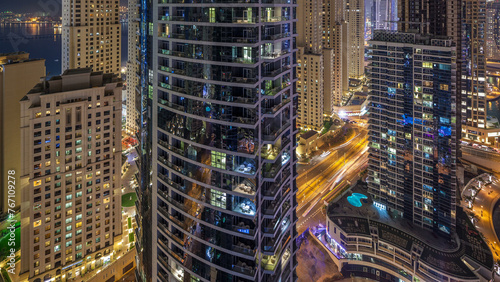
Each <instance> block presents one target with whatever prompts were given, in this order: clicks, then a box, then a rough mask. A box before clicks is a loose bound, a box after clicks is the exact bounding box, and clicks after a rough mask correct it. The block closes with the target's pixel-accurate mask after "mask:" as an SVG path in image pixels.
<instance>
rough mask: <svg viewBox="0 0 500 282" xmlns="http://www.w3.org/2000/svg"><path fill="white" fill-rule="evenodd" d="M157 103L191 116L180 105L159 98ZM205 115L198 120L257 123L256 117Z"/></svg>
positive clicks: (209, 113)
mask: <svg viewBox="0 0 500 282" xmlns="http://www.w3.org/2000/svg"><path fill="white" fill-rule="evenodd" d="M158 103H159V104H160V105H162V106H163V107H164V108H166V109H172V110H177V111H180V112H182V113H181V114H184V113H187V114H191V113H189V112H188V110H187V108H186V107H184V106H182V105H179V104H174V103H172V102H169V101H167V100H164V99H161V98H158ZM205 114H206V115H207V116H206V117H203V116H201V117H200V118H201V119H203V118H205V119H207V121H208V122H216V121H220V122H223V123H226V122H229V123H234V124H235V125H236V124H244V125H256V124H257V122H258V119H257V118H256V117H241V116H233V115H231V116H228V115H226V116H222V115H221V116H216V115H213V113H212V112H206V113H205ZM191 115H194V114H191Z"/></svg>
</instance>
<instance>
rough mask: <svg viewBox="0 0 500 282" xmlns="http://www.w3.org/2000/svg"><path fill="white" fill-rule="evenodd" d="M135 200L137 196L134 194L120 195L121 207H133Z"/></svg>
mask: <svg viewBox="0 0 500 282" xmlns="http://www.w3.org/2000/svg"><path fill="white" fill-rule="evenodd" d="M136 200H137V195H136V194H135V192H131V193H127V194H124V195H122V207H125V208H128V207H131V206H133V205H135V201H136Z"/></svg>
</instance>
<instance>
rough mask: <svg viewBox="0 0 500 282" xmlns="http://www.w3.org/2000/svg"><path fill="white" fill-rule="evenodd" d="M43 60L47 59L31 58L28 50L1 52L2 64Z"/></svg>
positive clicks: (0, 60)
mask: <svg viewBox="0 0 500 282" xmlns="http://www.w3.org/2000/svg"><path fill="white" fill-rule="evenodd" d="M41 60H43V61H45V59H30V53H26V52H12V53H0V65H12V64H18V63H24V62H30V61H41Z"/></svg>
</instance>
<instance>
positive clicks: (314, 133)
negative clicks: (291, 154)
mask: <svg viewBox="0 0 500 282" xmlns="http://www.w3.org/2000/svg"><path fill="white" fill-rule="evenodd" d="M316 134H318V132H317V131H314V130H309V131H307V132H306V133H304V134H302V135H300V137H301V138H304V139H309V138H311V137H313V136H314V135H316Z"/></svg>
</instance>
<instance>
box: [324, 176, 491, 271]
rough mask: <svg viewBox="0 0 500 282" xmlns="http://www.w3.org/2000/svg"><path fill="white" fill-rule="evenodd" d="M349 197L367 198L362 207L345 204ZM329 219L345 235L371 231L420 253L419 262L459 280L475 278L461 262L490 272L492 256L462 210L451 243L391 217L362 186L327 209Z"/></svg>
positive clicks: (347, 202)
mask: <svg viewBox="0 0 500 282" xmlns="http://www.w3.org/2000/svg"><path fill="white" fill-rule="evenodd" d="M352 193H361V194H364V195H366V196H367V199H363V200H362V203H363V204H362V205H361V207H355V206H353V205H352V204H351V203H349V201H348V200H347V197H349V196H350V195H352ZM328 216H329V218H330V220H332V221H333V222H334V223H335V224H337V225H338V226H339V227H341V228H342V229H343V230H344V232H346V233H347V234H348V235H351V236H353V235H361V236H367V237H371V233H370V227H371V228H375V229H377V230H378V237H379V241H385V242H386V243H389V244H392V245H394V246H398V247H399V248H401V249H404V250H406V251H407V252H409V253H411V251H412V248H413V245H415V246H420V247H421V248H422V249H423V251H422V253H421V256H420V261H423V262H424V263H426V264H428V265H430V266H433V267H435V268H437V269H439V270H440V271H441V272H443V273H448V274H449V275H453V276H459V277H476V275H475V274H474V273H473V272H472V271H471V270H470V269H469V268H468V267H467V266H466V264H465V263H464V262H463V261H462V258H464V257H467V258H469V259H470V260H472V261H474V262H475V263H477V264H479V265H481V266H483V267H485V268H487V269H493V257H492V254H491V252H490V250H489V248H488V246H487V245H486V243H485V242H484V240H483V239H482V238H481V236H480V234H479V232H477V231H476V229H475V228H474V226H473V225H472V224H471V222H470V221H469V219H468V217H467V215H466V214H465V212H464V211H463V210H462V209H461V208H457V232H456V234H453V236H452V237H453V238H455V239H454V240H448V239H446V238H443V237H440V236H438V235H437V234H435V233H433V232H432V231H429V230H426V229H422V228H421V227H418V226H415V225H413V224H412V223H411V222H410V221H408V220H406V219H403V218H401V217H397V216H394V215H392V214H390V213H389V212H387V210H385V209H384V208H382V206H381V205H380V204H376V203H374V202H373V200H372V199H371V197H370V195H369V194H368V191H367V190H366V187H365V186H364V185H356V186H355V187H354V188H353V189H351V190H350V191H349V192H348V193H346V194H345V195H344V196H343V197H341V198H340V199H339V200H337V201H336V202H333V203H331V204H330V205H329V206H328Z"/></svg>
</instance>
